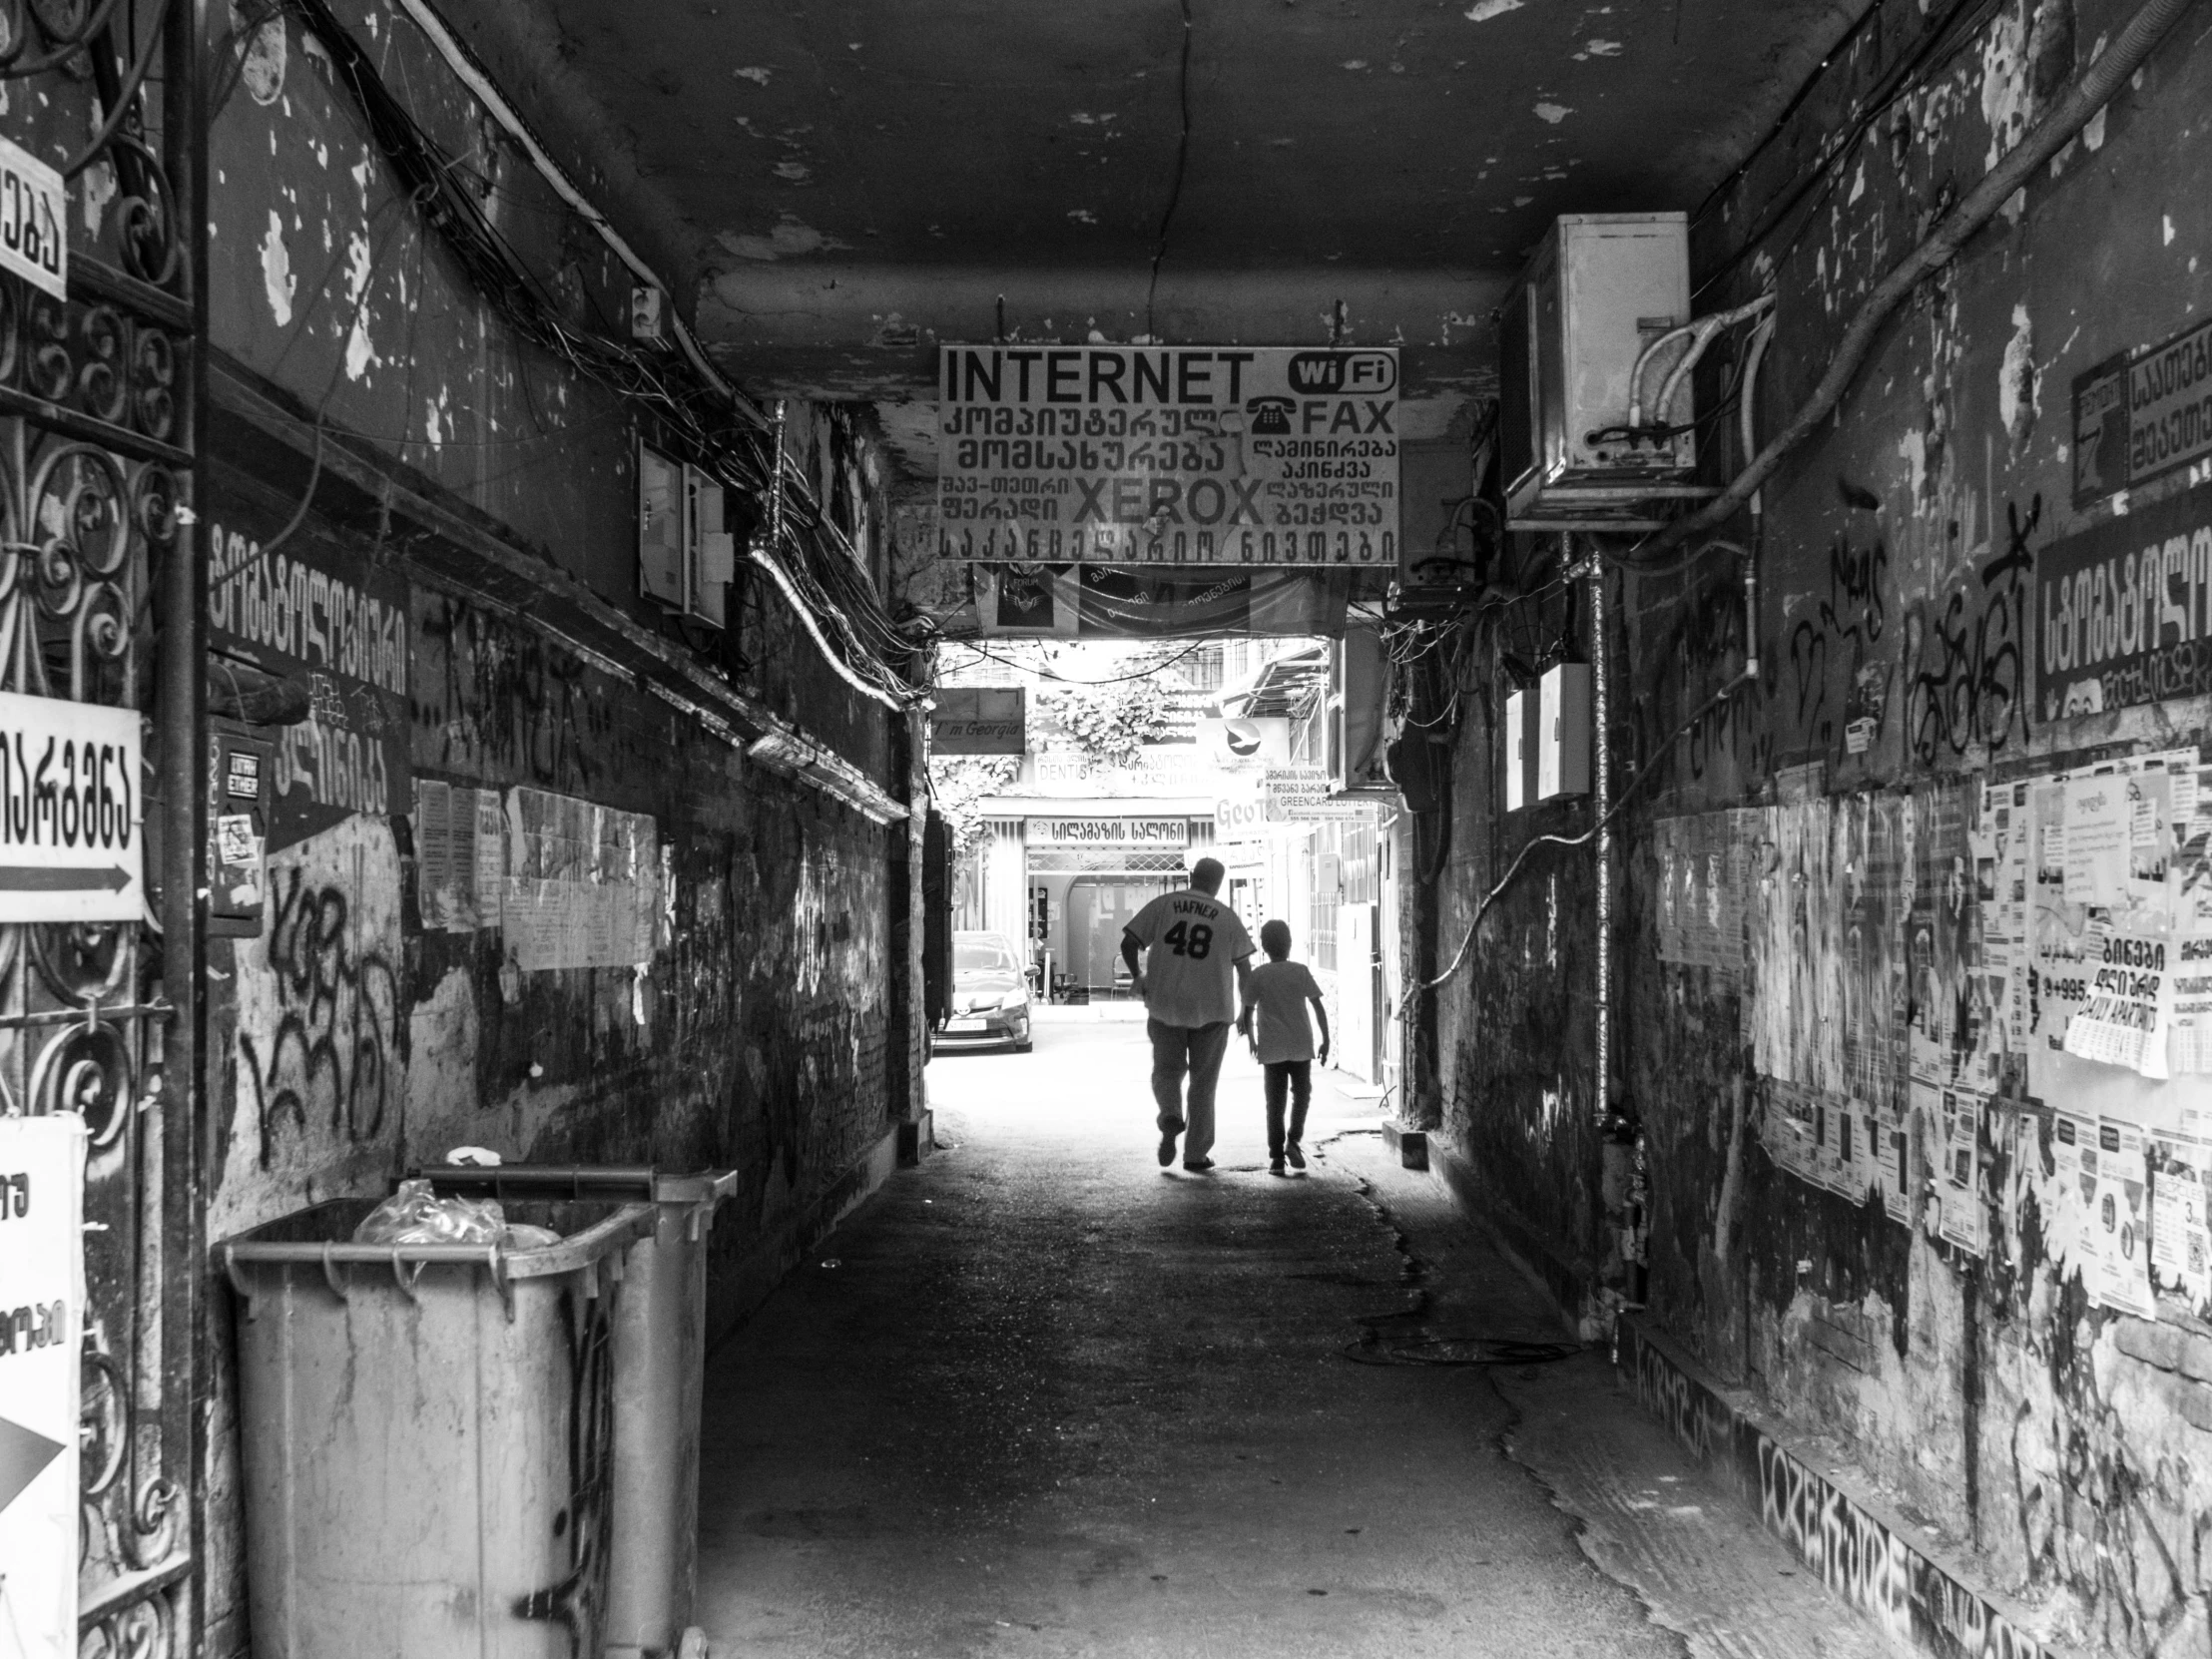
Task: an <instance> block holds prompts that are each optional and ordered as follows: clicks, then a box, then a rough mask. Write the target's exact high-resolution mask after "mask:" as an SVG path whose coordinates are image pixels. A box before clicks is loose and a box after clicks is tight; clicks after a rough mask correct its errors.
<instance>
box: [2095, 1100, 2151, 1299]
mask: <svg viewBox="0 0 2212 1659" xmlns="http://www.w3.org/2000/svg"><path fill="white" fill-rule="evenodd" d="M2084 1167H2085V1168H2086V1167H2087V1157H2086V1155H2084ZM2095 1176H2096V1183H2095V1187H2094V1190H2093V1191H2092V1192H2091V1194H2090V1198H2089V1215H2088V1217H2087V1219H2086V1222H2085V1224H2084V1232H2085V1233H2086V1235H2087V1237H2088V1240H2089V1250H2090V1253H2091V1257H2092V1259H2093V1260H2094V1262H2095V1264H2096V1270H2097V1271H2096V1279H2095V1281H2094V1282H2093V1283H2088V1282H2087V1280H2086V1277H2085V1280H2084V1282H2085V1283H2087V1284H2088V1290H2089V1294H2090V1296H2091V1297H2092V1298H2093V1299H2094V1300H2095V1301H2096V1302H2097V1303H2099V1304H2100V1305H2101V1306H2103V1307H2106V1308H2110V1309H2113V1310H2115V1311H2117V1312H2119V1313H2123V1314H2133V1315H2134V1316H2135V1317H2136V1318H2138V1319H2146V1320H2147V1319H2156V1318H2157V1317H2158V1303H2157V1299H2156V1298H2155V1297H2154V1296H2153V1295H2152V1294H2151V1288H2150V1167H2149V1164H2148V1161H2147V1159H2146V1148H2145V1145H2144V1141H2143V1131H2142V1128H2141V1126H2140V1125H2138V1124H2133V1123H2129V1122H2126V1121H2125V1120H2123V1119H2118V1118H2099V1119H2098V1120H2097V1146H2096V1164H2095Z"/></svg>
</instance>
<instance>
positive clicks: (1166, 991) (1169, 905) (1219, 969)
mask: <svg viewBox="0 0 2212 1659" xmlns="http://www.w3.org/2000/svg"><path fill="white" fill-rule="evenodd" d="M1123 931H1125V932H1127V933H1128V934H1130V936H1131V937H1133V938H1135V939H1136V941H1137V942H1138V943H1139V944H1141V945H1143V946H1144V947H1145V948H1146V949H1147V950H1149V951H1150V952H1151V954H1150V955H1149V956H1147V957H1146V958H1145V964H1144V976H1145V994H1144V1000H1145V1009H1146V1011H1147V1012H1148V1013H1150V1014H1151V1015H1152V1017H1153V1018H1154V1019H1156V1020H1159V1021H1161V1022H1162V1023H1163V1024H1167V1025H1188V1026H1194V1027H1195V1026H1200V1025H1219V1024H1222V1023H1224V1022H1226V1021H1228V1020H1232V1019H1235V1018H1236V1017H1237V967H1236V964H1237V963H1238V962H1239V961H1241V960H1242V959H1243V958H1245V957H1247V956H1249V955H1251V954H1252V935H1251V934H1250V933H1247V932H1246V931H1245V924H1244V922H1243V921H1241V920H1240V919H1239V918H1238V915H1237V912H1236V911H1235V910H1232V909H1231V908H1230V907H1229V906H1228V905H1227V904H1224V903H1223V902H1222V901H1221V900H1220V899H1218V898H1209V897H1208V896H1207V895H1206V894H1204V893H1202V892H1199V891H1197V890H1196V889H1195V888H1185V889H1184V890H1183V891H1182V892H1165V893H1162V894H1161V895H1160V896H1159V897H1157V898H1155V899H1154V900H1153V901H1152V902H1151V903H1149V904H1147V905H1146V906H1145V907H1144V908H1143V909H1141V910H1139V911H1138V912H1137V913H1136V915H1135V916H1134V917H1132V918H1131V920H1130V922H1129V925H1128V926H1127V927H1126V928H1125V929H1123Z"/></svg>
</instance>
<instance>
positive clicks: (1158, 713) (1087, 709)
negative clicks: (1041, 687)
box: [1040, 680, 1174, 772]
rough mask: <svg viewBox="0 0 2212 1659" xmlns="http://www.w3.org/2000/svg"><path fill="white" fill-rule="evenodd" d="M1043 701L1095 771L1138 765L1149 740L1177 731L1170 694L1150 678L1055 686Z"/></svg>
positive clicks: (1107, 770)
mask: <svg viewBox="0 0 2212 1659" xmlns="http://www.w3.org/2000/svg"><path fill="white" fill-rule="evenodd" d="M1040 701H1041V702H1042V704H1043V707H1044V712H1045V714H1046V715H1047V716H1048V717H1049V718H1050V720H1051V721H1052V723H1053V724H1054V725H1055V726H1057V727H1058V728H1059V729H1060V731H1061V732H1063V733H1064V734H1066V736H1067V738H1068V739H1069V741H1070V742H1072V743H1073V744H1074V745H1075V747H1076V749H1077V750H1079V751H1080V752H1081V753H1082V756H1083V759H1084V763H1085V764H1086V766H1088V767H1089V768H1090V770H1092V771H1094V772H1110V771H1115V770H1118V769H1124V768H1129V767H1134V766H1135V765H1136V764H1137V762H1138V760H1139V759H1140V758H1141V757H1142V755H1143V752H1144V746H1145V745H1146V744H1148V743H1158V742H1159V741H1160V740H1161V739H1163V738H1165V737H1167V735H1168V734H1169V733H1170V732H1171V731H1173V730H1174V720H1173V717H1172V716H1171V714H1170V712H1169V702H1168V699H1167V698H1166V696H1164V695H1163V693H1162V689H1161V687H1159V686H1158V685H1156V684H1154V683H1153V682H1151V681H1148V680H1132V681H1130V682H1128V683H1127V684H1126V685H1118V686H1068V687H1056V688H1053V689H1051V690H1048V691H1046V692H1045V693H1044V695H1043V697H1042V698H1041V699H1040Z"/></svg>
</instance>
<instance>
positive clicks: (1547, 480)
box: [1498, 213, 1697, 529]
mask: <svg viewBox="0 0 2212 1659" xmlns="http://www.w3.org/2000/svg"><path fill="white" fill-rule="evenodd" d="M1689 320H1690V227H1689V220H1688V216H1686V215H1684V214H1679V213H1671V214H1567V215H1564V216H1562V217H1561V218H1559V219H1558V220H1557V221H1555V222H1554V223H1553V225H1552V228H1551V230H1550V232H1549V233H1548V234H1547V235H1546V236H1545V238H1544V241H1543V245H1542V247H1541V248H1540V249H1538V251H1537V253H1536V256H1535V258H1534V259H1532V260H1531V261H1530V262H1529V265H1528V270H1527V272H1526V273H1525V274H1524V275H1523V276H1522V277H1521V281H1520V285H1519V286H1518V287H1517V288H1515V289H1514V291H1513V293H1512V294H1511V295H1510V296H1509V297H1508V298H1507V299H1506V301H1505V306H1504V309H1503V310H1502V311H1501V312H1500V314H1499V330H1498V336H1499V350H1500V361H1499V365H1498V373H1499V389H1500V397H1501V400H1502V406H1501V408H1500V410H1499V426H1498V436H1499V441H1500V444H1501V446H1502V449H1503V454H1502V457H1501V459H1502V463H1503V476H1504V478H1505V481H1506V509H1507V514H1508V517H1509V518H1510V519H1512V520H1516V521H1523V523H1521V524H1517V525H1516V527H1525V528H1529V529H1548V528H1560V527H1565V526H1564V525H1561V524H1559V523H1557V522H1555V521H1559V520H1566V521H1570V522H1571V521H1573V520H1576V519H1578V518H1588V519H1590V520H1591V521H1592V522H1593V523H1596V522H1604V521H1605V518H1606V516H1607V515H1612V516H1614V517H1618V515H1620V514H1621V513H1622V511H1623V509H1625V508H1629V507H1632V506H1634V505H1635V504H1636V503H1638V502H1642V501H1648V500H1650V499H1652V498H1653V497H1654V496H1655V495H1668V494H1674V493H1679V491H1676V490H1669V489H1667V488H1665V487H1664V486H1665V485H1666V484H1667V483H1668V482H1670V481H1677V482H1678V481H1680V480H1681V479H1683V478H1684V477H1685V476H1686V475H1687V474H1688V473H1689V472H1690V470H1691V469H1692V468H1693V467H1694V466H1695V465H1696V464H1697V444H1696V441H1695V439H1694V437H1693V436H1692V434H1690V433H1689V432H1679V433H1675V434H1674V435H1672V436H1668V437H1663V438H1662V437H1653V436H1651V435H1650V433H1649V431H1648V430H1647V431H1645V432H1642V433H1631V432H1629V431H1627V430H1625V428H1626V426H1627V425H1628V417H1629V404H1630V386H1629V381H1630V378H1631V376H1632V374H1633V372H1634V370H1635V367H1636V359H1637V357H1638V356H1639V355H1641V353H1642V352H1643V349H1644V347H1645V346H1646V345H1647V344H1649V343H1651V342H1652V341H1654V340H1656V339H1657V338H1659V336H1660V335H1662V334H1664V333H1665V332H1666V331H1667V330H1668V329H1670V328H1674V327H1677V326H1679V325H1681V324H1682V323H1685V322H1688V321H1689ZM1688 350H1689V340H1688V337H1687V336H1685V337H1684V338H1683V339H1682V340H1680V341H1672V342H1669V343H1668V344H1667V345H1666V346H1664V347H1663V348H1661V350H1659V351H1658V352H1655V353H1654V354H1653V360H1652V361H1651V362H1650V363H1649V364H1647V365H1646V367H1645V372H1644V375H1643V381H1644V388H1645V389H1644V400H1645V407H1644V408H1643V409H1642V411H1641V414H1640V421H1641V424H1642V426H1643V427H1645V428H1647V429H1648V428H1655V427H1672V426H1680V425H1686V424H1687V423H1688V422H1689V420H1690V418H1691V413H1692V409H1693V402H1692V398H1691V394H1690V385H1689V380H1690V377H1689V376H1688V375H1684V376H1683V377H1682V380H1681V383H1680V384H1679V385H1678V386H1677V387H1676V388H1675V392H1674V396H1673V397H1672V399H1671V400H1670V401H1669V402H1668V404H1667V406H1666V407H1665V408H1664V409H1659V408H1654V407H1652V406H1651V404H1652V403H1653V402H1654V401H1656V400H1657V398H1658V397H1659V395H1660V391H1661V389H1662V387H1663V385H1664V383H1665V381H1666V378H1667V370H1668V369H1669V368H1671V367H1672V366H1673V365H1674V364H1675V363H1677V362H1679V361H1681V359H1682V357H1683V356H1684V355H1685V354H1686V353H1687V351H1688ZM1531 519H1533V520H1537V521H1539V522H1535V523H1526V522H1525V521H1528V520H1531Z"/></svg>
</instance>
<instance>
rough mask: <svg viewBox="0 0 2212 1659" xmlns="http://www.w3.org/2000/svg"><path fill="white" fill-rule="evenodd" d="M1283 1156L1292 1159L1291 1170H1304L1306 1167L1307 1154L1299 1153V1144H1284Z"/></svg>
mask: <svg viewBox="0 0 2212 1659" xmlns="http://www.w3.org/2000/svg"><path fill="white" fill-rule="evenodd" d="M1283 1156H1284V1157H1286V1158H1288V1159H1290V1161H1291V1168H1293V1169H1304V1168H1305V1167H1306V1154H1305V1153H1303V1152H1301V1151H1299V1149H1298V1142H1296V1141H1286V1142H1284V1143H1283Z"/></svg>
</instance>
